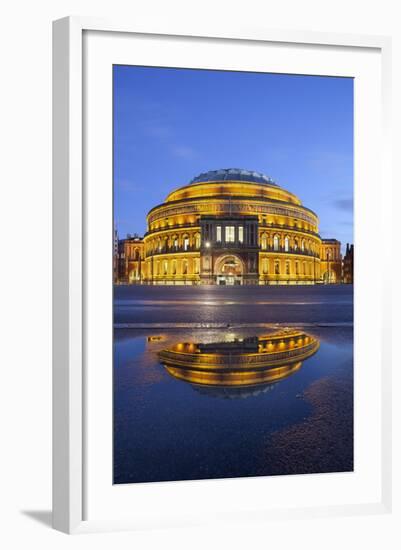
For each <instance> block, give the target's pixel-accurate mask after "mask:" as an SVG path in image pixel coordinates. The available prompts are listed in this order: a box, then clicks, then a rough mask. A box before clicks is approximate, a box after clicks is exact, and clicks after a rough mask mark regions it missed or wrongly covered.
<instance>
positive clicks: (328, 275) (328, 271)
mask: <svg viewBox="0 0 401 550" xmlns="http://www.w3.org/2000/svg"><path fill="white" fill-rule="evenodd" d="M326 261H327V284H330V254H329V253H328V252H327V254H326Z"/></svg>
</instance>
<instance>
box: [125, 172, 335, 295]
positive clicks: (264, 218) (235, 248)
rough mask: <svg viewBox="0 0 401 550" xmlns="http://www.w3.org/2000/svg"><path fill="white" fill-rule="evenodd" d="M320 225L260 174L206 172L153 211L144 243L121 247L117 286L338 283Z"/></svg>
mask: <svg viewBox="0 0 401 550" xmlns="http://www.w3.org/2000/svg"><path fill="white" fill-rule="evenodd" d="M318 225H319V220H318V217H317V215H316V214H315V213H314V212H312V210H310V209H308V208H306V207H305V206H303V205H302V203H301V201H300V199H299V198H298V197H297V196H295V195H294V194H292V193H290V192H289V191H286V190H285V189H283V188H282V187H280V186H279V185H277V184H276V183H275V182H274V181H273V180H271V179H270V178H269V177H267V176H265V175H264V174H261V173H258V172H252V171H248V170H241V169H222V170H214V171H210V172H206V173H203V174H200V175H199V176H197V177H196V178H194V179H193V180H192V181H191V182H190V183H189V184H188V185H185V186H183V187H180V188H178V189H176V190H174V191H172V192H171V193H170V194H169V195H168V196H167V198H166V200H165V202H163V203H162V204H159V205H157V206H155V207H154V208H152V210H151V211H150V212H149V213H148V216H147V232H146V234H145V236H144V238H143V239H138V240H137V241H136V242H132V239H126V240H125V241H124V244H123V247H124V250H123V251H120V254H123V255H124V257H123V258H121V259H120V267H121V269H120V271H119V277H118V282H126V283H135V282H141V283H144V284H172V285H183V284H219V285H257V284H261V285H264V284H266V285H272V284H273V285H276V284H314V283H317V282H322V281H323V282H330V283H334V282H341V252H340V242H339V241H337V240H335V239H325V240H322V239H321V237H320V235H319V227H318ZM120 243H121V241H120ZM127 255H128V256H127ZM325 277H326V279H325Z"/></svg>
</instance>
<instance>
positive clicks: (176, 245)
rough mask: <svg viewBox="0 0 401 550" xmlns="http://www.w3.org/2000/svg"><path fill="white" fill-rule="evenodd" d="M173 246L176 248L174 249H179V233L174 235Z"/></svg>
mask: <svg viewBox="0 0 401 550" xmlns="http://www.w3.org/2000/svg"><path fill="white" fill-rule="evenodd" d="M173 248H174V250H178V238H177V235H174V240H173Z"/></svg>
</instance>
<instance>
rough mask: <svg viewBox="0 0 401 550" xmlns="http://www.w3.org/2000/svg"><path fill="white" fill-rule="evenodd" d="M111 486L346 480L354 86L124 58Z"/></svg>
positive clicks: (116, 78)
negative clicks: (305, 477) (310, 477)
mask: <svg viewBox="0 0 401 550" xmlns="http://www.w3.org/2000/svg"><path fill="white" fill-rule="evenodd" d="M112 107H113V139H112V143H111V144H110V147H112V150H113V227H110V270H111V273H112V277H111V279H112V280H111V281H110V284H111V285H113V319H112V322H113V365H112V369H113V387H112V388H110V391H112V395H113V434H112V437H113V472H112V479H113V483H114V484H130V483H149V482H167V481H186V480H206V479H223V478H243V477H258V476H283V475H294V474H296V475H302V474H325V473H333V472H353V470H354V398H353V397H354V376H353V369H354V338H353V333H354V327H353V318H354V302H353V298H354V286H353V273H354V265H353V262H354V244H353V243H354V79H353V78H351V77H340V76H338V77H332V76H320V75H316V76H312V75H302V74H279V73H264V72H246V71H226V70H209V69H197V68H196V69H195V68H177V67H154V66H134V65H113V106H112Z"/></svg>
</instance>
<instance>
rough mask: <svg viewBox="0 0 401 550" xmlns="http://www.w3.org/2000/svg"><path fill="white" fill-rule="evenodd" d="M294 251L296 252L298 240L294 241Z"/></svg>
mask: <svg viewBox="0 0 401 550" xmlns="http://www.w3.org/2000/svg"><path fill="white" fill-rule="evenodd" d="M294 250H298V239H295V240H294Z"/></svg>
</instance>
